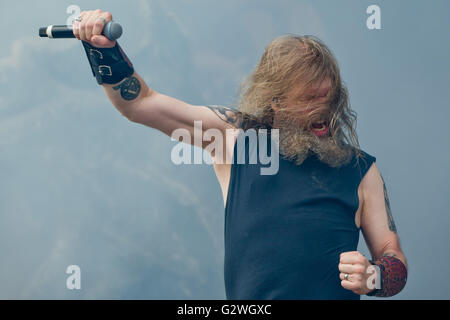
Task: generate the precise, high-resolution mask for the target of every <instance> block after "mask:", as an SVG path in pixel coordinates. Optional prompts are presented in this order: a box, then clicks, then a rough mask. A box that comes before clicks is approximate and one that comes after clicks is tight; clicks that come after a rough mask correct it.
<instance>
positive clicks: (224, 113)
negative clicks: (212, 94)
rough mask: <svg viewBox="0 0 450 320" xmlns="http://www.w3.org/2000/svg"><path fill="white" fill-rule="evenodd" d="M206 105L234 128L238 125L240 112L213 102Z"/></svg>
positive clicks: (239, 123)
mask: <svg viewBox="0 0 450 320" xmlns="http://www.w3.org/2000/svg"><path fill="white" fill-rule="evenodd" d="M206 107H207V108H208V109H210V110H211V111H212V112H214V113H215V114H216V115H217V116H218V117H219V118H220V119H221V120H223V121H225V122H227V123H229V124H231V125H233V126H234V127H236V128H238V127H240V125H241V121H240V120H241V113H240V112H239V111H236V110H233V109H231V108H227V107H224V106H218V105H214V104H213V105H208V106H206Z"/></svg>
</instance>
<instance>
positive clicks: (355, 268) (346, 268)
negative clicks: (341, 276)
mask: <svg viewBox="0 0 450 320" xmlns="http://www.w3.org/2000/svg"><path fill="white" fill-rule="evenodd" d="M338 268H339V271H340V272H343V273H349V274H351V273H363V272H364V266H362V265H355V264H342V263H339V265H338Z"/></svg>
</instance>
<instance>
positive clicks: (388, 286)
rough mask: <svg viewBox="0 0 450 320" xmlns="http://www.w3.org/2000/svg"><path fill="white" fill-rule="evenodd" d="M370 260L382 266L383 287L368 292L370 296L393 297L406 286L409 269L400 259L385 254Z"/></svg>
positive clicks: (381, 281) (381, 278)
mask: <svg viewBox="0 0 450 320" xmlns="http://www.w3.org/2000/svg"><path fill="white" fill-rule="evenodd" d="M369 262H370V263H371V264H372V265H376V266H378V267H379V268H380V274H379V276H380V283H381V288H380V289H375V290H372V291H371V292H369V293H367V295H368V296H376V297H392V296H393V295H396V294H397V293H399V292H400V291H401V290H402V289H403V288H404V287H405V285H406V280H407V277H408V271H407V269H406V267H405V265H404V264H403V262H402V261H401V260H400V259H397V258H395V257H393V256H383V257H381V258H380V259H379V260H377V261H375V262H373V261H371V260H369Z"/></svg>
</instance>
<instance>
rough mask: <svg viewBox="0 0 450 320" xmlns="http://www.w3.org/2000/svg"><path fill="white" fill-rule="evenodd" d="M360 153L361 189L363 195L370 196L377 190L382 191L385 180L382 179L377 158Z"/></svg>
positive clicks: (363, 152)
mask: <svg viewBox="0 0 450 320" xmlns="http://www.w3.org/2000/svg"><path fill="white" fill-rule="evenodd" d="M359 151H360V157H359V159H357V162H358V164H359V167H360V170H361V183H360V187H361V189H362V191H363V194H365V195H370V194H373V192H374V191H376V190H380V188H381V190H382V187H383V179H382V177H381V173H380V170H379V169H378V167H377V164H376V157H375V156H373V155H372V154H369V153H367V152H365V151H363V150H361V149H360V150H359Z"/></svg>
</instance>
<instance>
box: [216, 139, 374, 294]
mask: <svg viewBox="0 0 450 320" xmlns="http://www.w3.org/2000/svg"><path fill="white" fill-rule="evenodd" d="M241 134H243V133H241ZM268 140H269V144H270V138H269V139H268ZM245 141H246V144H245V151H246V158H245V163H244V164H238V163H236V162H237V161H236V160H237V157H236V156H237V152H236V150H237V143H235V146H234V155H233V158H234V160H233V161H234V162H233V164H232V166H231V176H230V183H229V186H228V195H227V200H226V205H225V260H224V279H225V289H226V297H227V299H251V300H253V299H287V300H288V299H360V296H359V295H357V294H355V293H353V292H352V291H351V290H347V289H344V288H343V287H342V286H341V280H340V278H339V273H340V271H339V269H338V264H339V255H340V253H342V252H346V251H355V250H357V246H358V239H359V231H360V229H359V228H357V227H356V225H355V213H356V211H357V210H358V206H359V199H358V191H357V190H358V186H359V184H360V182H361V180H362V178H363V177H364V175H365V174H366V172H367V171H368V169H369V168H370V166H371V165H372V163H373V162H375V160H376V158H375V157H373V156H371V155H369V154H368V153H366V152H364V151H362V150H360V151H361V153H362V155H363V157H364V159H365V161H364V160H363V159H362V158H356V157H355V155H353V157H352V159H351V161H350V162H349V163H348V164H345V165H343V166H341V167H339V168H333V167H331V166H329V165H327V164H325V163H323V162H321V161H320V160H319V159H318V158H317V157H316V156H315V155H314V154H313V155H311V156H309V157H308V158H306V159H305V160H304V162H303V163H302V164H301V165H297V164H296V163H295V162H293V161H289V160H286V159H283V157H282V156H279V157H278V159H279V169H278V172H277V173H276V174H274V175H261V170H260V169H261V167H268V166H269V165H263V164H261V163H260V161H257V164H249V157H248V155H249V154H250V153H251V152H252V151H253V152H254V151H255V150H251V149H252V148H258V145H259V144H258V145H254V146H252V145H250V144H249V143H248V140H247V139H245ZM269 149H270V146H269Z"/></svg>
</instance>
